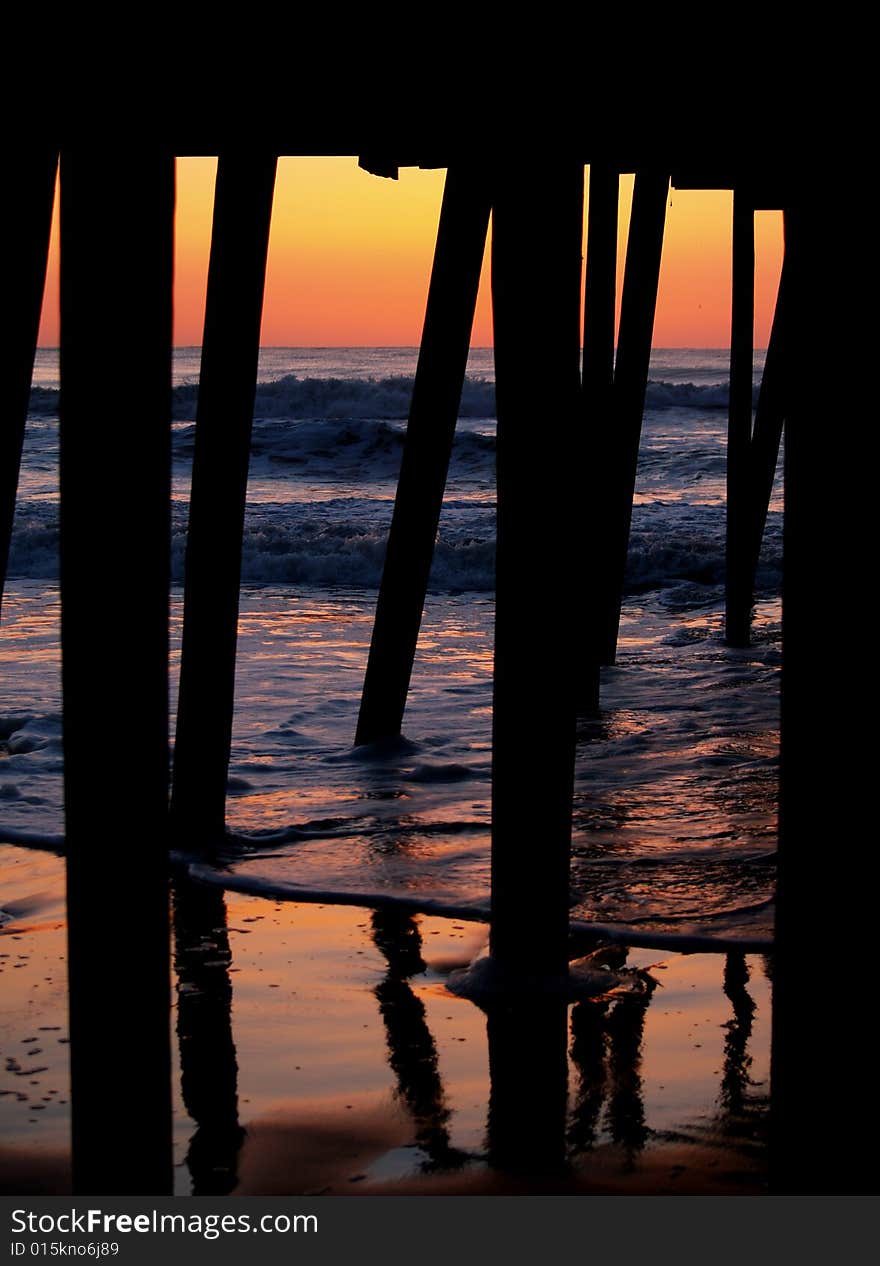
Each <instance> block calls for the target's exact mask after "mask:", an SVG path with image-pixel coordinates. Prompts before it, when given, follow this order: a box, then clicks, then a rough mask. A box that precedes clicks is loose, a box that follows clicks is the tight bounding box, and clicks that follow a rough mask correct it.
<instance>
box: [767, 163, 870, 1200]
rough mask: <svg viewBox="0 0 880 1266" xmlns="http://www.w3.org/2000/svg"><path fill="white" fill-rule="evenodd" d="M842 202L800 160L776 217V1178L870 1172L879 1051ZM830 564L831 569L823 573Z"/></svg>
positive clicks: (852, 1186) (859, 491) (861, 483)
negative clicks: (854, 661) (780, 562)
mask: <svg viewBox="0 0 880 1266" xmlns="http://www.w3.org/2000/svg"><path fill="white" fill-rule="evenodd" d="M851 217H852V208H851V206H850V205H849V204H848V203H847V202H846V201H845V200H843V199H841V200H839V201H837V202H835V200H834V199H829V198H825V197H822V196H820V195H818V194H817V192H816V189H815V185H814V181H813V175H812V172H810V174H809V181H807V180H806V179H805V180H804V187H803V189H802V191H801V197H800V199H799V200H798V203H797V205H796V206H794V207H792V208H790V209H788V210H787V212H786V225H785V235H786V247H785V249H786V285H787V287H789V290H788V300H789V302H790V308H789V311H790V313H791V326H790V329H791V344H790V347H791V353H790V356H789V357H788V358H787V359H788V362H789V369H788V372H787V375H786V388H787V393H788V401H789V404H788V407H787V410H786V412H787V418H786V442H785V524H784V549H785V566H784V572H783V647H784V656H783V664H782V732H781V738H782V743H781V769H780V839H779V875H778V887H777V910H776V951H775V955H774V964H773V1049H772V1068H771V1076H772V1081H771V1130H772V1134H771V1180H772V1187H773V1190H774V1191H776V1192H777V1193H779V1194H783V1193H799V1194H809V1193H820V1194H835V1193H837V1194H848V1195H860V1194H861V1195H866V1194H877V1192H878V1188H880V1183H878V1173H877V1128H878V1120H880V1112H878V1108H880V1102H878V1077H877V1053H876V1042H875V1041H874V1040H873V1039H871V1037H870V1035H869V1030H868V1028H867V1027H866V1026H867V1025H868V1024H869V1013H870V1012H871V1010H872V1009H873V1007H874V1001H873V992H874V988H875V983H874V977H873V962H874V957H875V954H876V898H877V850H876V848H873V847H871V846H870V845H869V844H867V842H866V841H865V837H864V824H865V822H866V821H867V822H870V821H871V820H872V815H873V813H874V810H875V783H876V760H875V755H874V751H873V746H872V744H870V743H866V742H863V741H862V738H861V733H862V730H861V727H862V725H863V723H864V719H865V716H866V715H868V716H870V713H867V714H866V710H865V700H866V699H867V698H868V697H869V693H870V692H871V689H872V681H873V680H875V679H876V674H877V669H876V656H875V654H874V651H873V648H869V649H867V650H866V651H864V652H860V655H859V660H858V668H859V671H858V675H857V676H855V675H853V676H850V675H849V668H850V665H848V664H847V662H846V660H845V659H842V660H841V661H840V662H839V663H838V664H837V665H836V667H834V665H833V660H832V658H831V651H832V648H834V649H839V646H838V642H837V638H838V636H839V628H840V620H841V619H842V618H843V617H844V615H845V613H846V612H848V611H851V607H850V603H851V602H857V601H858V597H859V594H860V587H861V586H862V585H863V584H864V581H865V571H864V568H865V565H866V564H865V557H864V554H863V553H861V552H860V551H859V549H858V547H857V543H859V542H863V541H865V540H867V539H869V536H868V534H869V533H870V532H872V531H873V528H874V519H875V514H876V511H875V505H874V501H873V498H872V496H871V493H872V482H871V481H872V478H873V470H872V468H871V467H870V466H869V465H865V466H864V467H862V466H860V465H859V463H858V462H857V461H854V455H855V454H856V452H857V451H858V450H857V449H856V447H855V445H854V441H853V439H852V435H851V432H849V430H848V427H849V426H853V427H857V426H858V425H859V424H860V423H862V422H863V419H864V416H865V413H864V411H865V410H866V409H867V404H866V398H865V383H864V380H863V379H862V378H860V377H859V375H860V374H861V373H862V371H863V370H864V368H865V365H866V364H868V363H869V362H868V361H866V360H865V356H866V355H867V354H868V347H869V338H868V332H867V330H863V329H860V328H859V323H858V322H855V323H853V322H846V321H841V320H840V314H841V313H844V312H848V311H852V310H853V309H852V305H853V304H855V302H856V301H857V300H858V299H859V297H860V296H861V295H862V293H863V287H864V276H863V273H862V271H861V270H860V268H859V266H858V265H859V264H860V262H862V261H861V252H862V249H863V243H862V240H861V238H860V237H859V236H858V235H855V236H854V235H853V233H852V223H851ZM787 306H788V305H787ZM849 365H854V366H856V367H858V369H857V371H856V373H854V374H853V375H852V376H849V374H848V371H844V372H843V373H840V372H838V367H839V366H849ZM834 441H836V442H834ZM826 565H827V566H828V567H829V569H833V570H829V571H828V572H827V573H826V572H824V570H823V567H824V566H826ZM832 672H833V673H834V678H835V679H832V677H831V673H832ZM832 680H833V685H834V689H833V691H832V690H830V686H829V683H832ZM823 684H824V685H825V686H826V687H829V688H828V689H826V690H825V691H824V692H823V691H822V690H821V688H820V687H821V686H822V685H823ZM826 704H827V706H825V705H826ZM826 928H832V929H833V930H834V933H835V935H834V937H833V941H834V945H835V946H836V948H835V949H832V947H831V944H830V942H829V941H828V939H827V938H825V937H824V936H823V935H822V933H823V931H824V929H826Z"/></svg>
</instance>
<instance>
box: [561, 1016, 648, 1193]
mask: <svg viewBox="0 0 880 1266" xmlns="http://www.w3.org/2000/svg"><path fill="white" fill-rule="evenodd" d="M649 1003H650V994H646V995H644V996H639V997H631V998H630V997H623V998H619V999H618V1000H617V1001H613V1002H610V1003H609V1002H608V1001H606V1000H602V999H598V1000H596V1001H592V1000H590V1001H585V1002H581V1003H578V1005H577V1006H575V1007H574V1008H573V1009H572V1013H571V1047H570V1053H571V1059H572V1063H573V1064H574V1066H575V1069H576V1072H577V1078H578V1080H577V1089H576V1092H575V1099H574V1106H573V1109H572V1114H571V1122H570V1124H569V1128H568V1144H569V1148H570V1150H571V1153H572V1155H577V1154H579V1153H582V1152H586V1151H590V1150H591V1149H592V1148H593V1147H594V1146H595V1145H596V1143H597V1141H598V1136H599V1132H600V1125H601V1118H602V1109H603V1106H604V1108H605V1122H604V1124H605V1128H606V1129H607V1132H608V1134H609V1136H610V1138H611V1140H612V1142H614V1143H617V1144H619V1145H620V1146H621V1147H622V1148H623V1150H624V1154H625V1156H626V1165H627V1168H630V1169H631V1168H632V1167H633V1165H634V1162H635V1157H636V1156H637V1154H638V1153H639V1152H640V1151H641V1150H642V1149H643V1148H644V1146H645V1143H646V1142H647V1140H648V1137H649V1135H650V1133H651V1132H650V1130H649V1129H648V1126H647V1123H646V1119H645V1104H644V1099H643V1094H642V1078H641V1071H640V1070H641V1062H642V1039H643V1036H644V1029H645V1016H646V1012H647V1009H648V1006H649Z"/></svg>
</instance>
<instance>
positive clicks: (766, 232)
mask: <svg viewBox="0 0 880 1266" xmlns="http://www.w3.org/2000/svg"><path fill="white" fill-rule="evenodd" d="M215 172H216V159H214V158H181V159H178V163H177V217H176V245H175V316H174V342H175V345H176V346H195V345H198V344H200V343H201V331H202V319H203V313H204V302H205V284H206V278H207V268H208V252H209V247H210V232H211V208H212V202H213V192H214V176H215ZM444 174H445V173H444V172H443V171H419V170H418V169H414V168H402V169H401V173H400V179H399V180H396V181H393V180H385V179H382V178H380V177H377V176H372V175H369V174H368V173H367V172H364V171H361V170H360V169H359V168H358V165H357V159H356V158H348V157H344V158H339V157H335V158H314V157H311V158H281V159H279V163H278V178H277V183H276V191H275V203H274V210H273V216H272V233H271V239H270V243H269V264H268V273H267V279H266V298H265V305H264V312H263V327H262V336H261V342H262V344H263V346H265V347H382V346H385V347H410V346H414V345H416V344H418V342H419V338H420V335H421V326H422V319H423V316H424V307H425V296H426V293H427V286H428V280H429V277H430V271H431V258H432V253H433V245H434V238H435V235H436V230H437V220H438V216H439V211H440V200H441V197H442V193H443V180H444ZM631 193H632V176H628V177H627V176H623V177H622V178H621V232H620V241H619V260H618V265H619V269H620V275H621V277H622V269H623V258H624V251H625V245H626V224H627V221H628V216H629V204H630V199H631ZM731 217H732V195H731V193H730V192H729V191H717V190H716V191H707V190H676V189H673V190H671V192H670V200H669V205H668V210H667V223H666V237H665V241H664V247H663V262H662V267H661V274H660V293H659V297H658V304H657V316H656V321H655V327H654V345H655V347H727V346H728V345H729V342H730V255H731V248H730V229H731ZM781 257H782V216H781V213H780V212H777V211H763V212H759V213H758V214H757V216H756V258H757V264H756V283H755V309H756V311H755V345H756V346H757V347H765V346H766V344H767V335H768V332H769V328H770V320H771V318H772V312H773V304H774V301H775V295H776V286H777V282H778V277H779V267H780V263H781ZM618 291H619V287H618ZM110 315H111V314H108V318H109V317H110ZM122 315H124V314H115V313H114V314H112V317H113V319H119V317H120V316H122ZM471 343H472V345H473V346H475V347H487V346H491V343H492V312H491V301H490V295H489V272H488V251H487V259H486V261H485V263H484V269H483V280H482V283H481V287H480V297H479V300H478V303H477V312H476V318H475V322H474V332H473V336H472V339H471ZM57 344H58V233H57V222H56V223H55V224H54V225H53V237H52V246H51V250H50V260H49V272H48V276H47V286H46V301H45V303H44V307H43V320H42V323H41V328H40V345H41V346H44V347H54V346H57Z"/></svg>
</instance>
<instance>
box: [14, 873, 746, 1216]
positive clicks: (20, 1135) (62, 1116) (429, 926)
mask: <svg viewBox="0 0 880 1266" xmlns="http://www.w3.org/2000/svg"><path fill="white" fill-rule="evenodd" d="M4 854H5V858H4V873H5V874H6V875H7V876H8V882H7V883H5V885H4V894H5V895H4V899H3V900H4V909H5V910H6V911H7V913H9V914H11V915H12V917H11V918H9V919H8V920H7V921H6V922H4V924H3V926H2V928H0V953H3V954H4V955H5V956H4V957H2V958H0V970H2V975H3V980H2V987H3V989H4V995H5V1006H4V1009H3V1018H2V1021H0V1046H2V1051H0V1054H2V1061H3V1062H2V1071H0V1190H2V1191H4V1192H8V1193H15V1194H25V1193H32V1192H35V1191H46V1192H48V1191H57V1192H61V1191H64V1190H67V1189H68V1186H69V1155H68V1142H67V1132H68V1126H69V1116H68V1113H69V1079H68V1070H67V1043H66V1027H67V1011H66V1007H67V1003H66V973H65V968H64V956H65V925H64V912H63V862H62V861H61V860H59V859H57V858H54V857H51V856H49V855H47V854H43V853H37V852H31V851H28V850H24V849H13V848H8V849H4ZM108 899H109V898H108ZM175 910H176V913H175V932H176V936H175V942H176V943H175V955H174V956H175V977H174V1011H173V1015H172V1017H171V1027H172V1047H173V1050H174V1121H175V1124H174V1140H173V1141H174V1161H175V1171H174V1172H175V1190H176V1192H177V1193H178V1194H180V1195H188V1194H218V1195H219V1194H226V1193H229V1194H237V1195H281V1194H306V1193H311V1194H333V1195H341V1194H346V1195H349V1194H350V1195H362V1194H391V1195H396V1194H431V1193H434V1194H438V1195H444V1194H543V1193H560V1194H562V1193H570V1194H578V1195H582V1194H589V1193H590V1192H595V1193H597V1194H599V1193H602V1194H607V1193H616V1194H627V1193H629V1194H633V1195H635V1194H640V1195H644V1194H658V1195H659V1194H675V1193H680V1194H698V1193H706V1194H731V1195H734V1194H746V1195H754V1194H758V1193H761V1192H763V1191H764V1190H765V1183H766V1149H765V1143H764V1138H765V1133H766V1102H767V1093H768V1077H769V1027H770V1025H769V1022H770V986H769V982H768V979H767V974H766V965H765V963H764V961H763V959H762V958H761V957H759V956H756V955H745V956H741V955H731V956H725V955H723V954H713V955H710V954H693V955H687V956H685V955H679V954H672V953H669V952H668V951H665V950H664V951H662V952H661V951H651V950H634V951H631V953H630V956H629V960H628V962H629V965H631V966H635V967H642V968H648V969H649V970H650V973H651V975H652V976H653V977H654V978H655V979H656V980H657V982H658V984H657V988H656V989H655V990H654V991H653V993H652V994H650V995H649V996H647V997H645V998H641V999H639V998H618V999H611V1000H607V1001H604V1002H603V1001H590V1002H583V1003H581V1004H579V1005H578V1006H576V1007H574V1008H565V1007H563V1008H562V1009H561V1011H557V1012H554V1013H553V1014H552V1015H545V1016H543V1017H542V1018H541V1019H540V1022H538V1020H537V1019H536V1017H535V1016H534V1015H532V1014H527V1013H525V1012H523V1013H522V1014H516V1015H507V1016H506V1017H501V1018H500V1019H496V1020H495V1021H494V1022H493V1023H491V1024H489V1025H487V1017H486V1015H485V1014H484V1013H483V1012H482V1011H481V1010H480V1009H479V1008H478V1007H477V1006H475V1005H474V1004H473V1003H472V1002H469V1001H467V1000H465V999H462V998H459V997H455V996H454V995H452V994H450V993H449V992H447V990H446V988H445V984H444V981H445V978H446V975H447V973H448V971H449V970H450V969H451V968H452V967H453V966H456V965H461V964H464V963H466V962H467V961H469V960H470V958H471V957H473V955H474V954H475V953H477V952H478V951H479V949H480V947H481V944H482V943H483V942H484V940H485V936H486V930H485V928H482V927H480V926H477V925H472V924H468V925H466V924H462V923H457V922H456V921H455V920H448V919H439V918H427V917H420V918H412V917H411V916H408V915H402V914H398V913H384V914H378V913H374V912H371V911H364V910H359V909H350V908H343V907H322V906H316V905H300V904H287V903H285V904H278V903H275V902H273V901H267V900H265V899H262V898H259V897H250V896H242V895H237V894H232V893H230V894H227V895H226V896H225V897H224V894H223V893H222V892H221V891H220V890H219V889H217V888H210V887H202V886H201V885H185V886H184V887H179V888H178V890H177V893H176V903H175ZM112 1015H113V1005H112V999H109V998H108V1006H107V1028H106V1030H105V1031H104V1032H102V1033H99V1034H96V1035H95V1046H94V1057H95V1059H96V1060H108V1061H109V1060H114V1061H115V1060H122V1059H124V1058H125V1052H124V1051H122V1050H120V1049H118V1048H117V1046H116V1045H115V1044H114V1032H113V1020H112ZM487 1030H488V1032H487ZM490 1063H491V1075H490ZM132 1093H136V1087H132ZM119 1110H120V1112H124V1110H125V1105H124V1104H120V1105H119Z"/></svg>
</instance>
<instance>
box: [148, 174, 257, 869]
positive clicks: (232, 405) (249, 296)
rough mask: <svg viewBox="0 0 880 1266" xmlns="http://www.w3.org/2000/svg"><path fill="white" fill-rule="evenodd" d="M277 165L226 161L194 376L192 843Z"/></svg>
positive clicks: (201, 813) (227, 717)
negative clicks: (197, 371) (199, 358)
mask: <svg viewBox="0 0 880 1266" xmlns="http://www.w3.org/2000/svg"><path fill="white" fill-rule="evenodd" d="M275 168H276V159H275V158H274V157H272V156H269V155H265V154H253V153H248V154H224V155H221V157H220V160H219V163H218V167H217V186H216V194H215V202H214V227H213V234H212V238H211V260H210V266H209V272H208V293H207V301H206V308H205V332H204V339H203V343H202V363H201V373H200V376H199V400H198V410H197V415H196V439H195V451H194V453H193V473H192V494H191V498H190V510H189V528H188V533H187V547H186V585H185V595H184V619H183V645H182V650H181V662H180V696H179V701H178V707H177V733H176V740H175V747H174V790H173V797H172V816H173V824H174V830H175V834H176V835H177V836H178V838H179V839H180V842H181V844H182V845H183V846H185V847H190V848H204V847H206V846H209V845H210V844H211V842H215V841H216V840H217V839H218V838H219V837H220V836H222V834H223V831H224V828H225V810H226V780H227V776H228V769H229V752H230V747H231V743H232V713H233V706H234V698H235V653H236V640H237V634H238V604H239V588H240V582H241V549H242V536H243V532H244V511H245V496H246V492H247V476H248V457H249V452H250V441H251V425H252V420H253V412H254V397H255V394H256V384H257V366H258V360H259V351H260V321H261V318H262V311H263V291H264V286H265V279H266V256H267V251H268V245H269V224H270V219H271V214H272V196H273V191H274V186H275Z"/></svg>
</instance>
